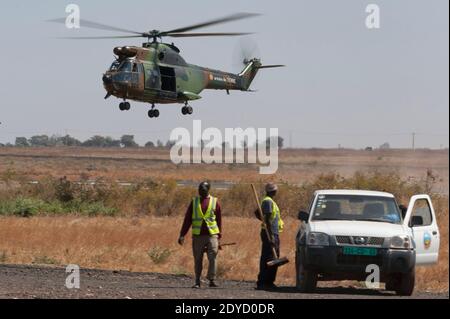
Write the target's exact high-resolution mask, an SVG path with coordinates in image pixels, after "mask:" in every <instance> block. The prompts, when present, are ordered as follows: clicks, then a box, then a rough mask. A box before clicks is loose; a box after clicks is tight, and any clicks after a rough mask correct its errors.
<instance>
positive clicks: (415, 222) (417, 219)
mask: <svg viewBox="0 0 450 319" xmlns="http://www.w3.org/2000/svg"><path fill="white" fill-rule="evenodd" d="M416 226H423V218H422V216H413V217H412V218H411V226H410V227H416Z"/></svg>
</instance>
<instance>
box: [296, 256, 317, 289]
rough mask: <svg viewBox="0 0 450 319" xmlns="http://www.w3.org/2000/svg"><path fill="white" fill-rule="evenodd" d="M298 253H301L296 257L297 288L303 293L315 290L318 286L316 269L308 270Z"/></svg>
mask: <svg viewBox="0 0 450 319" xmlns="http://www.w3.org/2000/svg"><path fill="white" fill-rule="evenodd" d="M298 255H299V253H297V257H296V279H297V280H296V288H297V290H298V291H299V292H302V293H311V292H314V290H316V287H317V274H316V273H315V272H314V271H311V270H306V269H305V267H304V264H303V262H302V258H299V256H298Z"/></svg>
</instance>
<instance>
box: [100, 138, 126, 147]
mask: <svg viewBox="0 0 450 319" xmlns="http://www.w3.org/2000/svg"><path fill="white" fill-rule="evenodd" d="M121 146H122V142H121V141H120V140H115V139H113V138H112V137H109V136H107V137H106V138H105V146H104V147H121Z"/></svg>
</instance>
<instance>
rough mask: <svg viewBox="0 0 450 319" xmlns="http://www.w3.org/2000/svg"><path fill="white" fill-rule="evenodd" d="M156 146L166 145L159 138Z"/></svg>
mask: <svg viewBox="0 0 450 319" xmlns="http://www.w3.org/2000/svg"><path fill="white" fill-rule="evenodd" d="M156 147H158V148H163V147H164V143H163V142H161V141H160V140H158V141H157V142H156Z"/></svg>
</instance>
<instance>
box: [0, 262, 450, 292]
mask: <svg viewBox="0 0 450 319" xmlns="http://www.w3.org/2000/svg"><path fill="white" fill-rule="evenodd" d="M67 275H68V274H66V273H65V269H64V268H54V267H46V266H45V267H44V266H14V265H11V266H9V265H0V298H2V299H5V298H6V299H14V298H21V299H22V298H24V299H53V298H63V299H66V298H79V299H96V298H102V299H103V298H119V299H159V298H162V299H179V298H180V299H204V298H213V299H236V298H237V299H259V298H261V299H269V298H270V299H278V298H281V299H332V298H397V297H396V296H395V295H393V294H392V293H388V292H383V291H370V290H367V289H358V288H342V287H338V288H319V289H318V291H317V293H316V294H300V293H297V292H296V291H295V289H294V287H280V288H279V290H278V291H276V292H267V291H256V290H254V283H252V282H238V281H221V282H219V283H220V285H221V288H218V289H209V288H203V289H200V290H194V289H191V288H190V287H191V284H192V279H191V278H189V277H187V276H183V275H182V276H178V275H164V274H153V273H131V272H125V271H118V272H117V271H103V270H83V269H82V270H81V272H80V285H81V287H80V289H73V290H69V289H67V288H66V286H65V284H66V276H67ZM412 298H428V299H436V298H449V295H448V292H447V293H442V294H437V293H427V292H419V293H416V294H415V295H414V296H413V297H412Z"/></svg>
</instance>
